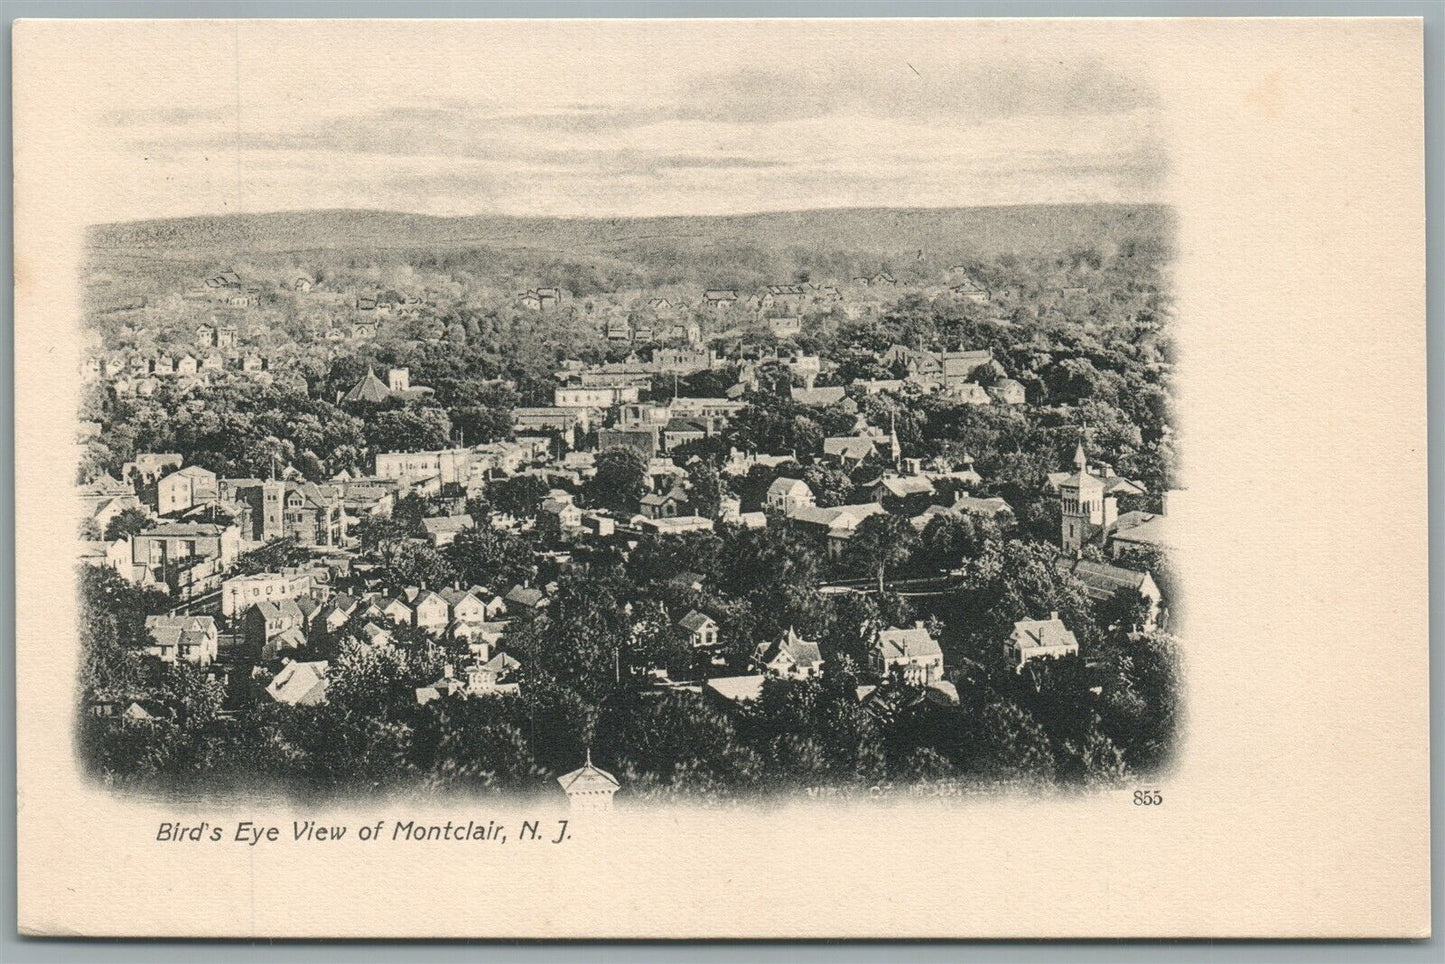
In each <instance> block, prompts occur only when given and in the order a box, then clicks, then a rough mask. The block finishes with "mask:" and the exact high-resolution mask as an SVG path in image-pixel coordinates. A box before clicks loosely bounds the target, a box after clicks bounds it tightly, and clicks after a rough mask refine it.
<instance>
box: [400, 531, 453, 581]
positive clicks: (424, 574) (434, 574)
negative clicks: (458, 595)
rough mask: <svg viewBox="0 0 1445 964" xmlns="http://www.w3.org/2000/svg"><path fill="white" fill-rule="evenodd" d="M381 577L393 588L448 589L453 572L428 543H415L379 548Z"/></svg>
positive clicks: (439, 553)
mask: <svg viewBox="0 0 1445 964" xmlns="http://www.w3.org/2000/svg"><path fill="white" fill-rule="evenodd" d="M381 575H382V578H383V580H384V581H385V582H386V583H387V584H388V585H391V586H393V587H403V586H424V587H427V588H430V589H439V588H441V587H443V586H448V585H451V583H452V582H453V581H454V580H455V579H456V578H457V571H456V569H455V568H453V566H452V564H451V562H450V561H448V559H447V557H446V556H443V555H442V554H441V552H440V551H439V550H438V549H437V548H436V547H435V546H432V545H430V544H429V543H425V542H420V541H417V540H409V541H406V542H396V543H390V544H388V545H386V546H384V547H383V548H382V552H381Z"/></svg>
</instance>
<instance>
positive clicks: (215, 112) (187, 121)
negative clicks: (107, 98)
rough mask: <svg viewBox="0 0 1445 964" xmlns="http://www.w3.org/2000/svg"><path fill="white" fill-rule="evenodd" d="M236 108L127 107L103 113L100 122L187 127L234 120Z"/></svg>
mask: <svg viewBox="0 0 1445 964" xmlns="http://www.w3.org/2000/svg"><path fill="white" fill-rule="evenodd" d="M235 117H236V108H235V107H233V106H227V107H148V108H140V107H126V108H119V109H116V110H108V111H103V112H102V113H101V114H100V115H99V117H98V120H99V121H100V123H101V124H102V125H103V126H106V127H157V126H159V127H186V126H189V125H193V124H214V123H216V122H218V121H229V120H234V119H235Z"/></svg>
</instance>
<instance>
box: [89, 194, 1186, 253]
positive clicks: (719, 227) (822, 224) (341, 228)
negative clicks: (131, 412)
mask: <svg viewBox="0 0 1445 964" xmlns="http://www.w3.org/2000/svg"><path fill="white" fill-rule="evenodd" d="M1173 223H1174V221H1173V212H1172V210H1171V209H1169V208H1167V207H1165V206H1162V205H1127V204H1077V205H1069V204H1060V205H1020V206H1013V207H979V208H928V209H916V208H839V209H832V210H816V211H796V212H777V213H768V214H749V215H736V216H726V217H691V216H688V217H666V218H597V219H588V218H577V219H571V218H515V217H498V216H478V217H431V216H427V215H421V214H403V213H397V212H390V211H353V210H332V211H298V212H280V213H275V214H238V215H219V216H214V217H193V218H178V219H174V220H164V221H134V222H129V223H124V224H109V225H99V226H96V227H94V228H92V229H91V231H90V233H89V242H90V244H91V246H92V248H93V249H94V250H95V251H96V253H101V252H106V251H110V252H120V251H125V252H127V253H131V254H140V253H143V252H145V253H150V254H152V255H155V256H161V257H165V256H171V257H184V256H196V255H204V256H210V257H216V256H231V255H240V254H265V253H280V252H292V251H314V250H328V249H329V250H348V251H358V250H366V249H409V248H432V249H437V248H446V247H484V248H490V249H506V248H518V249H530V250H532V251H552V252H556V253H559V254H560V253H566V254H572V255H576V254H580V253H584V252H585V253H590V254H593V255H597V256H609V255H611V256H618V255H622V256H626V255H630V254H632V253H634V252H639V251H646V250H649V249H650V250H658V249H666V250H670V251H688V250H691V249H701V248H709V247H714V246H717V247H722V248H725V249H726V248H751V249H756V250H768V249H774V250H777V249H797V248H815V249H828V250H833V251H852V252H859V253H876V254H879V255H884V254H894V255H896V254H898V253H901V252H905V251H906V252H913V251H915V250H917V249H922V250H923V251H925V252H927V254H928V255H929V256H934V257H937V256H940V255H943V254H951V253H953V252H967V253H969V254H971V255H973V256H977V257H992V256H996V255H1000V254H1010V253H1012V254H1017V255H1021V256H1031V255H1049V254H1054V253H1057V252H1062V251H1067V250H1069V249H1071V248H1078V247H1086V246H1092V247H1104V248H1107V247H1110V246H1112V245H1114V244H1116V243H1117V242H1119V241H1120V240H1122V239H1124V238H1141V237H1142V238H1149V239H1156V240H1162V241H1165V242H1167V241H1168V240H1169V239H1170V237H1171V236H1172V233H1173Z"/></svg>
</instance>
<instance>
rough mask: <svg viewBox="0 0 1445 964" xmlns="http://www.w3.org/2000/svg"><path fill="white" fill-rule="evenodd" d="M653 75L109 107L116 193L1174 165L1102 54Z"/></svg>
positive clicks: (569, 208) (427, 199)
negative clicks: (641, 81) (576, 86)
mask: <svg viewBox="0 0 1445 964" xmlns="http://www.w3.org/2000/svg"><path fill="white" fill-rule="evenodd" d="M910 56H912V55H910ZM818 62H819V63H821V62H822V60H821V58H819V60H818ZM645 86H646V89H645V90H640V89H638V87H637V86H636V85H633V86H622V87H619V86H617V85H612V86H608V85H605V84H599V85H598V89H597V90H596V91H595V92H593V93H590V94H588V95H585V96H578V94H577V93H576V92H572V93H568V92H566V91H553V90H551V89H550V88H547V87H546V85H541V87H539V88H538V91H537V92H524V91H521V90H520V89H512V88H508V87H504V86H496V85H494V86H491V87H484V88H482V90H483V91H484V92H483V93H480V94H478V95H476V96H466V95H459V94H457V93H455V90H456V89H457V88H455V87H453V88H451V89H449V90H432V89H428V88H427V87H426V86H425V85H422V86H415V85H412V86H408V87H406V89H405V90H398V91H397V92H396V93H395V94H394V95H392V96H383V97H380V98H377V99H375V100H372V101H366V100H364V99H359V98H356V97H352V96H340V95H337V94H334V93H332V92H329V91H328V92H326V95H325V96H317V97H315V98H312V99H308V98H306V97H294V96H292V95H291V94H290V93H284V94H282V93H278V94H276V95H275V96H270V97H263V96H260V95H254V96H252V97H251V99H249V100H246V101H244V102H243V103H242V105H241V107H242V109H241V111H240V125H239V132H238V130H237V126H236V111H235V109H234V108H233V107H226V106H195V107H187V106H175V107H172V108H167V109H164V110H160V111H140V110H129V109H127V110H114V111H111V112H109V113H108V114H106V115H105V116H104V118H103V127H102V128H100V129H99V130H98V131H97V138H98V142H99V143H100V144H102V145H103V149H104V150H107V151H109V152H111V153H113V154H115V155H117V156H118V157H119V158H120V159H121V160H120V162H121V163H125V164H128V165H130V166H129V167H128V168H127V170H128V171H131V172H133V174H134V176H133V177H131V178H130V179H128V180H127V181H125V182H124V189H123V190H122V191H120V192H118V193H115V194H113V195H112V196H110V197H108V198H106V202H107V203H109V204H114V205H117V206H120V205H126V206H128V207H129V208H131V209H134V210H133V211H132V210H128V211H127V212H126V214H127V215H128V216H130V217H146V216H160V215H162V214H171V213H201V211H203V210H205V205H206V203H207V200H206V199H208V198H212V199H213V198H216V197H220V198H224V199H226V203H227V204H228V205H229V204H233V203H241V200H237V199H242V200H243V201H244V204H245V207H246V208H247V209H250V210H266V209H295V208H305V207H307V206H361V207H396V208H400V209H403V210H416V211H427V212H432V213H478V212H486V211H505V212H508V213H547V214H562V215H594V216H607V215H626V214H637V213H648V214H666V213H690V212H707V213H723V212H741V211H748V210H767V209H798V208H806V207H824V206H840V205H847V204H867V205H880V204H896V205H900V206H929V205H957V204H1007V203H1023V202H1028V201H1068V200H1152V199H1155V198H1156V197H1157V195H1158V193H1159V190H1160V186H1161V183H1162V180H1163V178H1164V176H1165V173H1166V172H1167V167H1168V165H1167V156H1166V154H1165V152H1164V149H1163V147H1162V138H1161V136H1160V134H1159V132H1158V130H1157V127H1158V118H1159V115H1160V113H1161V111H1160V108H1159V104H1158V101H1157V98H1156V96H1155V94H1154V93H1153V92H1152V91H1151V90H1149V89H1148V88H1146V87H1143V86H1141V85H1140V84H1138V83H1136V82H1134V81H1132V80H1130V79H1129V78H1128V77H1126V76H1125V75H1124V74H1122V73H1119V72H1118V71H1115V70H1113V69H1111V68H1110V67H1108V66H1107V65H1103V64H1100V63H1097V62H1093V61H1087V60H1074V61H1066V62H1062V63H1058V62H1051V61H1049V62H1039V61H1037V60H1033V61H1028V60H1025V61H1015V62H1011V63H1004V62H999V61H993V62H969V63H960V62H958V61H957V60H956V59H955V60H951V61H946V62H931V61H929V60H928V59H927V58H926V56H920V57H917V58H915V60H913V61H909V62H903V61H899V62H897V63H893V62H878V63H870V62H860V61H857V60H856V58H855V59H854V61H853V62H852V66H850V67H844V66H836V65H834V64H833V63H831V62H830V63H827V64H825V65H823V66H809V65H808V64H806V63H804V64H795V63H794V64H787V65H780V66H773V65H771V64H768V65H764V66H749V67H745V68H741V69H716V68H710V67H705V68H702V69H700V70H688V71H685V72H679V71H677V70H672V71H660V72H659V76H657V77H656V78H648V83H647V84H646V85H645ZM644 94H645V95H646V96H647V98H649V99H647V100H643V99H641V98H642V97H643V96H644ZM362 103H374V104H375V105H376V106H371V107H360V106H358V104H362ZM238 144H239V149H240V163H239V164H237V163H236V152H237V147H238ZM228 179H229V180H228ZM187 184H194V185H196V187H195V188H194V189H193V193H192V195H188V194H187V193H186V190H185V188H184V187H183V185H187ZM212 203H214V202H212ZM178 207H179V208H181V210H179V211H178V210H176V209H177V208H178ZM192 208H194V209H195V210H192ZM122 217H123V215H119V214H118V215H116V216H115V217H114V218H113V219H117V220H118V219H122Z"/></svg>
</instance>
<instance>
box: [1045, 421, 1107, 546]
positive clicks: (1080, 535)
mask: <svg viewBox="0 0 1445 964" xmlns="http://www.w3.org/2000/svg"><path fill="white" fill-rule="evenodd" d="M1116 514H1117V511H1116V509H1115V504H1114V499H1113V497H1108V498H1106V497H1105V496H1104V480H1103V479H1101V478H1099V476H1097V475H1095V474H1094V473H1092V472H1090V471H1089V460H1088V457H1087V456H1086V455H1085V454H1084V445H1083V443H1082V442H1080V443H1079V446H1078V448H1076V449H1075V450H1074V472H1073V474H1072V475H1070V476H1068V477H1067V478H1065V479H1064V480H1063V481H1061V482H1060V483H1059V545H1060V546H1062V547H1063V550H1064V552H1065V554H1067V555H1073V556H1077V555H1079V554H1080V553H1081V552H1082V551H1083V548H1084V546H1085V545H1086V544H1087V543H1089V542H1092V541H1094V540H1095V539H1096V538H1098V537H1100V536H1102V535H1103V534H1104V533H1105V532H1107V531H1108V529H1109V527H1111V526H1112V525H1113V523H1114V518H1115V516H1116Z"/></svg>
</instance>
